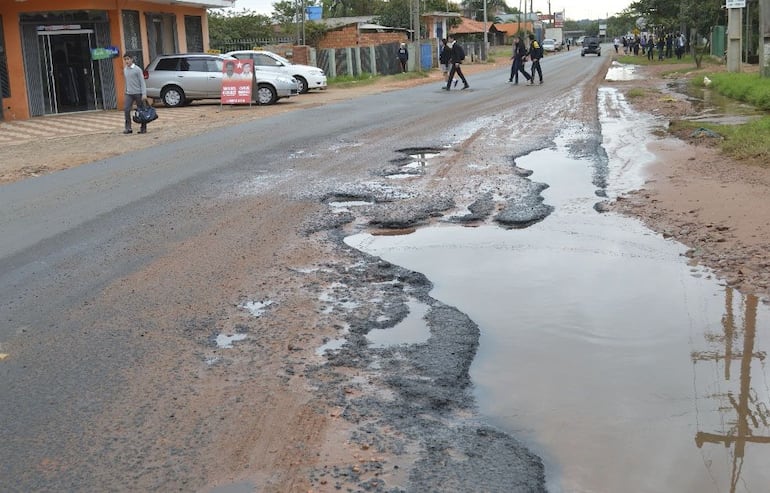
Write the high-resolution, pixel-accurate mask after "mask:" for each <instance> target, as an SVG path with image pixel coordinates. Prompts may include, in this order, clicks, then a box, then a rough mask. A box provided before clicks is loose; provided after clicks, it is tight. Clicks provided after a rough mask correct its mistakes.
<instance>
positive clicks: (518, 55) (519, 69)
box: [508, 37, 532, 84]
mask: <svg viewBox="0 0 770 493" xmlns="http://www.w3.org/2000/svg"><path fill="white" fill-rule="evenodd" d="M511 58H512V59H513V64H512V65H511V77H510V78H509V79H508V82H513V83H514V84H518V83H519V73H521V74H522V75H523V76H524V78H525V79H527V82H529V81H530V80H532V77H531V76H530V75H529V74H528V73H527V70H526V69H525V68H524V62H525V60H526V59H527V48H525V47H524V40H523V39H521V37H517V38H514V39H513V56H512V57H511Z"/></svg>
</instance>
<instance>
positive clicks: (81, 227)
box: [0, 57, 605, 492]
mask: <svg viewBox="0 0 770 493" xmlns="http://www.w3.org/2000/svg"><path fill="white" fill-rule="evenodd" d="M573 59H574V61H573ZM573 59H570V61H568V62H565V63H563V64H561V65H560V64H558V63H557V60H556V59H555V58H554V59H553V60H552V61H551V62H550V63H551V64H550V65H549V64H547V63H545V64H544V70H545V71H546V73H549V72H548V71H549V70H550V74H552V76H551V77H550V78H549V79H548V80H549V81H550V80H552V81H554V82H553V83H552V84H553V85H551V86H549V85H543V86H541V87H536V88H526V87H516V88H514V87H511V86H507V85H505V84H504V80H505V76H504V75H501V73H500V72H495V71H491V72H489V73H485V74H477V75H476V78H475V80H473V81H471V83H472V84H473V87H474V91H472V92H468V91H466V92H464V93H460V92H459V91H456V92H455V91H450V92H449V93H446V92H444V91H441V90H440V88H438V87H428V86H422V87H416V88H412V89H408V90H404V91H398V92H391V93H386V94H380V95H377V96H370V97H366V98H363V99H359V100H353V101H348V102H344V103H338V104H334V105H330V106H328V107H324V108H315V109H310V110H304V111H303V112H301V114H300V113H299V112H298V113H296V114H292V113H288V114H284V115H279V116H276V117H274V118H270V119H266V120H264V121H254V122H251V123H247V124H243V125H239V126H235V127H229V128H226V129H220V130H216V131H213V132H210V133H208V134H205V135H202V136H199V137H196V138H193V139H188V140H185V141H180V142H176V143H172V144H166V145H164V146H159V147H157V148H152V149H148V150H144V151H139V152H137V153H135V154H134V155H133V156H131V157H130V158H128V157H125V158H115V159H113V160H108V161H105V162H101V163H95V164H94V165H87V166H83V167H81V168H80V169H78V170H76V171H74V172H70V173H68V174H66V175H63V176H60V175H56V174H54V175H49V176H47V177H43V178H41V179H40V180H36V181H34V182H33V181H31V180H27V181H23V182H19V183H17V184H12V185H9V186H7V187H6V188H5V189H4V191H8V193H4V194H3V195H4V199H3V201H4V203H3V205H4V206H6V205H7V208H5V209H4V210H6V211H8V213H9V216H8V218H6V219H4V223H3V228H4V230H5V231H8V232H9V234H11V235H14V234H15V233H18V236H16V237H15V239H14V241H13V242H11V241H9V240H6V241H5V242H3V243H0V248H2V250H0V252H1V253H2V256H1V257H0V272H2V276H0V315H2V320H3V328H2V332H0V344H2V346H1V347H0V349H2V350H1V351H0V352H2V353H6V354H8V355H9V357H8V358H6V359H5V360H3V361H2V362H0V371H2V373H3V376H2V382H3V383H2V384H0V400H2V401H3V402H5V403H9V404H8V405H7V410H6V411H7V412H5V414H6V416H7V421H8V422H9V423H11V425H10V426H8V427H7V428H5V429H3V431H2V432H0V441H1V442H2V443H3V444H4V446H3V447H2V452H1V456H0V463H2V464H3V465H2V466H0V476H2V477H14V478H17V479H18V480H17V482H16V483H15V484H14V486H13V487H12V489H11V490H10V491H30V490H38V491H56V490H58V491H63V490H71V489H78V490H82V491H96V490H104V489H113V490H116V491H126V490H132V491H139V490H144V491H170V490H172V489H175V490H180V491H216V489H217V488H226V487H228V485H229V486H231V487H232V488H237V489H235V491H260V492H262V491H266V492H267V491H276V492H278V491H281V492H282V491H308V490H311V491H337V490H342V491H383V492H385V491H388V492H390V491H415V492H417V491H420V492H422V491H500V492H503V491H504V492H514V491H521V492H524V491H526V492H536V491H545V473H544V469H543V463H542V461H541V460H540V458H538V457H537V456H535V455H534V454H532V453H531V452H529V451H528V450H527V449H526V448H525V447H524V446H523V445H522V444H521V443H520V442H519V441H518V440H517V439H516V437H514V436H509V435H506V434H504V433H502V432H500V431H499V430H496V429H495V428H494V427H493V426H491V425H490V424H488V423H485V422H484V421H483V420H482V419H481V418H480V417H479V416H478V414H477V412H476V410H475V403H474V400H473V397H472V394H471V386H472V383H471V381H470V378H469V374H468V370H469V368H470V365H471V363H472V361H473V359H474V356H475V354H476V350H477V347H478V342H479V329H478V327H477V326H476V324H475V323H474V322H473V320H471V319H469V318H468V317H467V316H466V315H465V314H463V313H461V312H459V311H458V310H456V309H455V308H453V307H451V306H446V305H444V304H442V303H440V302H438V301H437V300H435V299H432V298H431V297H430V294H429V292H430V289H431V284H430V282H429V280H427V279H426V278H425V277H424V276H423V275H421V274H419V273H415V272H410V271H407V270H405V269H402V268H400V267H398V266H395V265H392V264H389V263H387V262H384V261H382V260H380V259H377V258H374V257H371V256H369V255H366V254H364V253H362V252H359V251H357V250H355V249H352V248H350V247H349V246H347V245H346V244H345V241H344V239H345V237H347V236H349V235H352V234H355V233H358V232H363V231H368V232H376V233H379V234H394V233H399V232H408V231H410V230H413V229H414V228H419V227H422V226H426V225H429V224H434V223H441V222H447V223H463V224H468V225H469V226H474V225H477V224H482V223H487V222H490V223H493V224H497V225H499V227H501V228H512V227H526V226H527V225H530V224H533V223H535V222H537V221H540V220H542V219H543V218H545V217H547V215H548V214H549V213H550V206H548V205H547V204H544V203H543V200H542V197H541V196H540V192H542V190H543V189H544V188H545V187H547V184H543V183H536V182H533V181H531V180H529V178H528V177H527V174H528V173H527V171H526V170H523V169H521V168H518V167H517V166H516V158H517V157H518V156H522V155H525V154H527V153H529V152H530V151H532V150H536V149H540V148H543V147H547V146H548V145H549V144H550V142H551V140H552V138H553V137H554V135H555V133H556V131H555V129H554V125H553V122H555V121H558V122H566V123H565V125H566V124H569V125H571V126H574V127H575V128H580V129H581V133H580V137H576V139H575V143H574V146H575V150H574V152H576V153H580V152H585V153H588V154H592V153H593V152H594V150H595V149H596V147H595V146H592V145H591V144H590V142H594V143H595V142H596V136H597V134H598V124H597V121H596V108H595V99H592V95H593V97H594V98H595V94H596V87H597V85H598V81H599V80H600V79H601V75H602V73H603V70H604V67H605V66H604V65H603V64H604V61H603V60H597V61H596V62H595V63H584V61H583V62H581V61H580V60H579V59H578V58H577V57H573ZM592 62H593V60H592ZM311 97H312V95H311ZM524 115H526V116H524ZM308 121H315V122H317V124H313V125H308V124H307V122H308ZM286 128H292V129H295V130H294V132H293V133H292V134H291V135H289V136H286V132H285V131H284V129H286ZM254 136H259V138H258V139H255V138H254ZM582 139H585V140H582ZM415 150H420V151H430V152H418V153H417V154H430V157H424V159H418V164H417V165H414V166H412V162H413V159H412V158H409V157H408V156H410V155H411V154H410V153H413V152H414V151H415ZM402 151H406V152H402ZM596 162H597V169H601V162H602V161H601V157H600V156H599V157H597V158H596ZM599 173H600V172H599ZM599 181H600V180H599ZM13 199H15V200H14V201H13V202H12V203H11V200H13ZM6 200H7V201H9V203H8V204H6V203H5V201H6ZM349 202H355V203H356V204H355V205H349V204H348V205H346V203H349ZM54 210H55V211H56V216H55V217H56V218H57V219H58V218H60V220H57V221H53V222H51V223H50V225H49V226H47V227H30V224H36V221H38V220H39V217H46V214H47V213H48V211H54ZM84 211H89V212H84ZM48 217H51V216H50V215H49V216H48ZM37 224H42V225H44V226H45V225H46V221H45V220H40V222H39V223H37ZM410 301H416V302H419V303H422V304H424V305H425V306H427V307H428V310H427V314H426V316H425V321H426V323H427V326H428V329H429V331H430V335H429V338H428V340H427V341H425V342H423V343H416V344H409V345H396V346H391V347H385V348H378V347H373V346H372V345H371V344H369V343H368V340H367V338H366V335H367V334H368V333H369V332H370V331H372V330H376V329H387V328H389V327H393V326H395V325H397V324H398V323H399V321H401V320H403V319H404V318H405V317H406V315H407V313H408V303H409V302H410ZM255 302H258V303H262V304H263V305H264V306H265V308H264V310H263V311H259V312H258V313H255V312H254V311H250V310H249V309H248V307H250V306H253V303H255ZM260 306H262V305H260ZM233 334H238V335H240V336H241V337H240V338H238V339H239V340H238V341H237V342H234V343H233V344H232V347H220V346H217V344H216V342H215V341H216V340H217V336H218V335H233ZM330 341H338V344H335V345H333V347H330V348H329V349H327V350H325V351H323V352H322V353H321V354H319V352H318V351H317V350H318V348H321V347H323V346H324V345H325V344H327V343H329V342H330ZM25 389H37V390H36V391H35V392H29V391H26V390H25Z"/></svg>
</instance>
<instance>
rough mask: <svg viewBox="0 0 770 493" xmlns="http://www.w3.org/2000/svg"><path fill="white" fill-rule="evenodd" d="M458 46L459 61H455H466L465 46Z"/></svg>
mask: <svg viewBox="0 0 770 493" xmlns="http://www.w3.org/2000/svg"><path fill="white" fill-rule="evenodd" d="M456 44H457V56H458V58H459V60H454V61H455V62H462V61H463V60H465V50H463V46H462V45H461V44H460V43H456Z"/></svg>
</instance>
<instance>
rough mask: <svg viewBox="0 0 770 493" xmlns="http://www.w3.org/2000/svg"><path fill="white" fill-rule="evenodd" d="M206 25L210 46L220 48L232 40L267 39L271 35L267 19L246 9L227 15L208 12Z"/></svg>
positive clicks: (219, 12) (268, 19)
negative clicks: (207, 26)
mask: <svg viewBox="0 0 770 493" xmlns="http://www.w3.org/2000/svg"><path fill="white" fill-rule="evenodd" d="M208 23H209V40H210V42H211V46H221V44H222V43H225V42H228V41H232V40H234V39H258V38H267V37H270V36H272V34H273V29H272V27H271V21H270V18H269V17H267V16H265V15H261V14H257V13H256V12H254V11H252V10H247V9H244V10H242V11H240V12H228V13H227V14H224V13H223V12H222V11H218V10H209V12H208Z"/></svg>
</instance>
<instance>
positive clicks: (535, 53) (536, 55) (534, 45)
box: [528, 34, 543, 86]
mask: <svg viewBox="0 0 770 493" xmlns="http://www.w3.org/2000/svg"><path fill="white" fill-rule="evenodd" d="M541 58H543V47H542V46H540V43H538V42H537V40H536V39H535V35H534V34H530V35H529V59H530V60H532V68H531V69H530V73H531V74H532V78H531V79H529V82H528V84H529V85H530V86H531V85H533V84H534V83H535V72H537V75H539V76H540V83H541V84H542V83H543V69H541V68H540V59H541Z"/></svg>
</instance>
